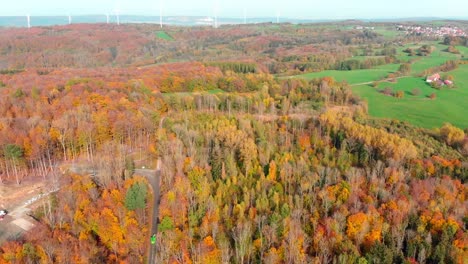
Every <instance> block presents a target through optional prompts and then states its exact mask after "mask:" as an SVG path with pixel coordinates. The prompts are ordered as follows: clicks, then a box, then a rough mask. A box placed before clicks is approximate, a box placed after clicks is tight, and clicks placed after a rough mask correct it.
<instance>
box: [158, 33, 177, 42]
mask: <svg viewBox="0 0 468 264" xmlns="http://www.w3.org/2000/svg"><path fill="white" fill-rule="evenodd" d="M156 37H157V38H160V39H164V40H174V38H173V37H171V35H169V34H167V32H165V31H158V32H156Z"/></svg>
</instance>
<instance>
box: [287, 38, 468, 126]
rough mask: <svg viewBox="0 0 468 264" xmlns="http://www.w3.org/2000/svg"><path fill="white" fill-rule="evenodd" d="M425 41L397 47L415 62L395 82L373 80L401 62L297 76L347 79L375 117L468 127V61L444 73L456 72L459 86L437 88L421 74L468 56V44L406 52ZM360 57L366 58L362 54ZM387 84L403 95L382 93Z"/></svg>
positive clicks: (400, 55)
mask: <svg viewBox="0 0 468 264" xmlns="http://www.w3.org/2000/svg"><path fill="white" fill-rule="evenodd" d="M379 33H380V32H379ZM388 34H390V33H388ZM423 44H425V43H414V44H409V45H405V46H402V47H399V48H398V49H397V52H398V54H397V58H398V59H400V60H401V61H408V62H411V73H410V76H408V77H403V78H400V79H398V80H397V81H396V82H394V83H390V82H380V83H379V85H378V86H377V87H372V85H370V84H369V83H370V82H373V81H377V80H379V79H382V78H383V77H384V76H387V75H388V74H389V73H394V72H396V71H397V70H398V68H399V64H388V65H382V66H378V67H374V68H372V69H364V70H354V71H334V70H328V71H322V72H314V73H307V74H303V75H298V76H294V77H299V78H305V79H314V78H321V77H325V76H332V77H334V78H335V79H336V80H338V81H347V82H348V83H349V84H350V85H351V86H352V90H353V92H354V93H355V94H357V95H359V96H360V97H361V98H363V99H365V100H366V101H367V102H368V106H369V114H370V115H371V116H372V117H376V118H391V119H398V120H403V121H407V122H410V123H412V124H414V125H417V126H421V127H425V128H435V127H440V126H441V125H443V123H445V122H450V123H452V124H454V125H456V126H458V127H461V128H468V65H460V66H459V68H458V69H456V70H454V71H452V72H448V73H441V74H442V75H452V76H454V78H455V88H447V87H444V88H442V89H441V90H437V89H434V88H432V87H431V86H430V85H428V84H427V83H426V82H425V80H424V77H418V75H419V74H420V73H421V72H423V71H424V70H426V69H429V68H431V67H435V66H439V65H442V64H443V63H445V62H446V61H448V60H456V59H460V58H462V56H467V55H468V48H467V47H456V48H457V49H458V50H459V51H460V54H452V53H449V52H446V51H445V50H446V49H447V47H448V46H446V45H442V44H440V43H438V42H429V43H427V44H430V45H432V46H434V47H435V51H434V52H432V53H431V54H430V55H429V56H426V57H421V56H408V55H407V54H406V53H404V52H403V50H405V49H406V48H408V47H411V48H419V47H420V46H422V45H423ZM359 59H363V58H361V56H360V58H359ZM386 87H390V88H392V89H393V91H394V92H397V91H403V92H404V96H403V98H395V97H393V96H388V95H384V94H383V93H381V92H380V90H383V89H384V88H386ZM415 88H417V89H418V90H419V91H420V94H418V95H416V96H415V95H413V94H412V91H413V89H415ZM432 93H434V94H435V95H436V99H434V100H432V99H430V98H429V95H430V94H432Z"/></svg>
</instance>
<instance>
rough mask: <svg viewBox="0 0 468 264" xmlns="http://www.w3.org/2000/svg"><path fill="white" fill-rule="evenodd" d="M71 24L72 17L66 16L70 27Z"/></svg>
mask: <svg viewBox="0 0 468 264" xmlns="http://www.w3.org/2000/svg"><path fill="white" fill-rule="evenodd" d="M71 23H72V17H71V15H70V14H68V24H69V25H71Z"/></svg>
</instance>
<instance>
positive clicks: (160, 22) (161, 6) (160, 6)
mask: <svg viewBox="0 0 468 264" xmlns="http://www.w3.org/2000/svg"><path fill="white" fill-rule="evenodd" d="M159 26H160V27H161V28H162V27H163V0H159Z"/></svg>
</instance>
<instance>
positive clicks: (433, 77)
mask: <svg viewBox="0 0 468 264" xmlns="http://www.w3.org/2000/svg"><path fill="white" fill-rule="evenodd" d="M438 80H440V74H438V73H436V74H433V75H431V76H428V77H427V78H426V82H428V83H431V82H436V81H438Z"/></svg>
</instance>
